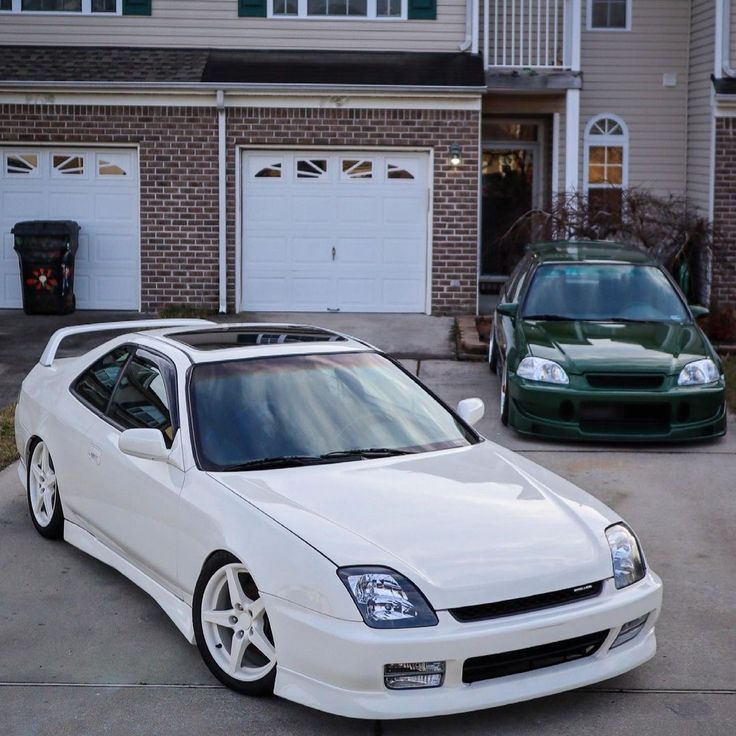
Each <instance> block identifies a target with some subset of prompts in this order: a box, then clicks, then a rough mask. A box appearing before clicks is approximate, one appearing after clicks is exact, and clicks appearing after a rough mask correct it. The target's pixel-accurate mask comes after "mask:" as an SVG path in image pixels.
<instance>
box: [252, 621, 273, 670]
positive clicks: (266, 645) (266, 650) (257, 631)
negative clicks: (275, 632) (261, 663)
mask: <svg viewBox="0 0 736 736" xmlns="http://www.w3.org/2000/svg"><path fill="white" fill-rule="evenodd" d="M249 638H250V643H251V644H252V645H253V646H254V647H255V648H256V649H258V651H260V653H261V654H262V655H263V656H264V657H266V659H268V661H269V662H272V661H273V660H274V659H276V650H275V649H274V648H273V644H271V642H270V641H269V640H268V639H266V635H265V634H264V633H263V629H262V628H261V626H260V623H257V622H255V621H254V622H253V626H252V627H251V631H250V635H249Z"/></svg>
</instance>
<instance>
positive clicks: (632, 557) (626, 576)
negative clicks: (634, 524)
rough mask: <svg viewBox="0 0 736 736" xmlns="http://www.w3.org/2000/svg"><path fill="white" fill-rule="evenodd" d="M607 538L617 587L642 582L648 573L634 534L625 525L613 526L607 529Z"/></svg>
mask: <svg viewBox="0 0 736 736" xmlns="http://www.w3.org/2000/svg"><path fill="white" fill-rule="evenodd" d="M606 537H607V539H608V546H609V547H610V548H611V562H612V563H613V581H614V582H615V583H616V587H617V588H619V589H620V588H625V587H626V586H627V585H631V584H632V583H636V582H637V581H639V580H641V579H642V578H643V577H644V575H645V573H646V565H645V564H644V558H643V557H642V554H641V550H640V549H639V543H638V542H637V541H636V537H635V536H634V532H632V531H631V529H629V527H628V526H626V524H624V523H619V524H613V526H609V527H608V529H606Z"/></svg>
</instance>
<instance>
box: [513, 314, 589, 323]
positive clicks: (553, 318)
mask: <svg viewBox="0 0 736 736" xmlns="http://www.w3.org/2000/svg"><path fill="white" fill-rule="evenodd" d="M522 319H538V320H544V321H546V322H574V321H575V319H576V318H575V317H563V316H562V315H561V314H525V315H523V316H522Z"/></svg>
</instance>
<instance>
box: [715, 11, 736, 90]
mask: <svg viewBox="0 0 736 736" xmlns="http://www.w3.org/2000/svg"><path fill="white" fill-rule="evenodd" d="M719 6H720V7H719ZM719 11H720V12H719ZM719 18H720V21H721V24H722V26H721V34H720V39H718V38H717V39H716V49H718V46H719V44H718V41H719V40H720V54H718V57H719V58H718V59H717V61H716V67H718V66H720V69H717V70H716V76H718V75H719V74H720V73H721V72H723V73H724V74H725V75H726V76H727V77H736V68H734V67H732V66H731V0H716V30H717V29H718V20H719Z"/></svg>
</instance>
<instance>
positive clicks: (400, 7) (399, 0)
mask: <svg viewBox="0 0 736 736" xmlns="http://www.w3.org/2000/svg"><path fill="white" fill-rule="evenodd" d="M406 6H407V0H269V12H268V15H269V17H273V18H288V17H292V18H293V17H298V18H324V17H329V18H340V17H350V18H373V19H381V18H384V19H385V18H388V19H391V18H398V19H403V18H406Z"/></svg>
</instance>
